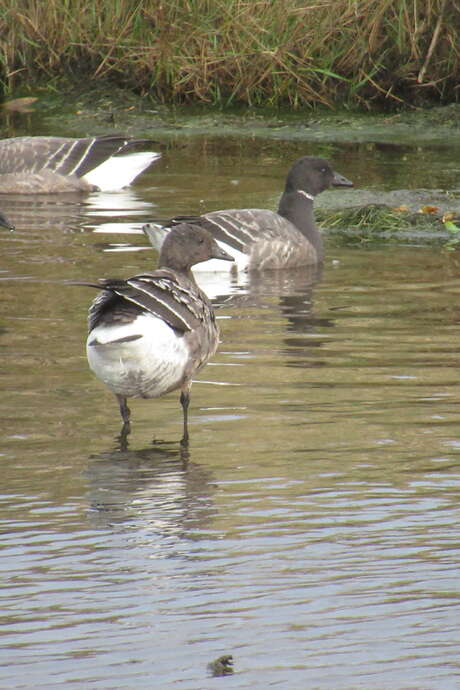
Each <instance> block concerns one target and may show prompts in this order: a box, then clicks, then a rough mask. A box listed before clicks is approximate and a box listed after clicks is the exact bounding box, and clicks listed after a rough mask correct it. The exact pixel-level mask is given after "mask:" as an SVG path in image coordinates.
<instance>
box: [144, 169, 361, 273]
mask: <svg viewBox="0 0 460 690" xmlns="http://www.w3.org/2000/svg"><path fill="white" fill-rule="evenodd" d="M352 186H353V183H352V182H351V181H350V180H348V179H347V178H346V177H344V176H343V175H340V174H339V173H337V172H335V171H334V170H333V169H332V168H331V166H330V165H329V163H328V162H327V161H326V160H324V159H323V158H316V157H313V156H302V158H299V159H298V160H296V161H295V163H294V164H293V165H292V167H291V169H290V170H289V173H288V175H287V178H286V183H285V188H284V192H283V194H282V196H281V199H280V202H279V206H278V210H277V211H276V212H275V211H270V210H266V209H258V208H255V209H229V210H225V211H211V212H210V213H205V214H203V215H202V216H178V217H176V218H172V219H171V220H169V221H166V222H153V223H148V224H146V225H144V226H143V228H142V229H143V231H144V233H145V234H146V236H147V237H148V239H149V241H150V243H151V244H152V246H153V247H154V248H155V249H157V250H160V249H161V246H162V243H163V241H164V238H165V237H166V236H167V233H168V232H169V231H170V229H171V228H172V227H174V226H175V225H176V224H177V223H182V222H187V223H191V224H192V225H194V226H198V227H202V228H205V229H206V230H208V231H209V232H210V233H211V235H212V236H213V237H214V238H215V240H216V241H217V242H218V244H219V246H221V247H222V248H223V249H224V250H225V251H227V252H230V253H231V254H232V255H233V256H234V257H235V262H236V263H235V264H234V265H232V266H236V268H237V270H238V271H253V270H256V271H257V270H264V269H284V268H295V267H298V266H309V265H312V264H317V263H321V262H322V261H323V258H324V250H323V240H322V236H321V233H320V231H319V230H318V228H317V227H316V224H315V220H314V216H313V202H314V199H315V197H316V195H317V194H320V193H321V192H323V191H324V190H326V189H328V188H329V187H352ZM195 270H199V271H222V270H232V267H230V268H228V267H225V266H224V267H223V266H221V265H219V262H214V261H208V262H205V263H202V264H200V266H199V267H197V268H196V269H195ZM233 270H234V269H233Z"/></svg>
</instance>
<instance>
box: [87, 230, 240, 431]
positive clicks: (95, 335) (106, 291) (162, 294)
mask: <svg viewBox="0 0 460 690" xmlns="http://www.w3.org/2000/svg"><path fill="white" fill-rule="evenodd" d="M210 258H215V259H224V260H225V261H233V259H232V257H231V256H229V255H228V254H227V253H226V252H224V251H223V250H222V249H220V247H219V246H218V245H217V243H216V242H215V240H214V239H213V238H212V237H211V235H210V234H209V233H208V232H207V231H206V230H204V229H202V228H199V227H194V226H191V225H187V224H181V225H178V226H176V227H175V228H174V229H173V230H172V231H171V232H170V233H169V235H168V237H167V238H166V240H165V242H164V244H163V247H162V249H161V254H160V259H159V268H158V269H157V270H156V271H154V272H153V273H143V274H141V275H136V276H134V277H133V278H128V279H127V280H117V279H104V278H102V279H100V280H98V281H97V283H83V284H85V285H88V286H89V287H95V288H98V289H100V288H102V292H101V293H100V294H99V295H98V296H97V297H96V299H95V300H94V301H93V303H92V305H91V307H90V309H89V317H88V325H89V335H88V340H87V343H86V352H87V356H88V362H89V366H90V368H91V369H92V371H93V372H94V373H95V374H96V376H97V377H98V378H99V379H101V381H103V382H104V383H105V384H106V385H107V386H108V388H110V390H111V391H112V392H113V393H115V395H116V397H117V400H118V403H119V406H120V414H121V417H122V419H123V429H122V434H123V435H125V434H127V433H129V428H130V427H129V420H130V411H129V408H128V406H127V398H130V397H134V398H156V397H159V396H160V395H164V394H165V393H169V392H171V391H174V390H177V389H180V391H181V394H180V402H181V405H182V409H183V438H182V442H183V443H186V442H187V441H188V429H187V410H188V405H189V400H190V388H191V385H192V376H193V375H194V374H195V373H196V372H197V371H199V370H200V369H201V368H202V367H203V366H204V365H205V364H206V362H207V361H208V360H209V359H210V357H211V356H212V355H213V354H214V353H215V351H216V349H217V344H218V340H219V329H218V327H217V324H216V321H215V317H214V312H213V309H212V306H211V303H210V302H209V300H208V298H207V297H206V295H205V294H204V293H203V292H202V291H201V290H200V288H199V287H198V285H197V284H196V282H195V280H194V277H193V274H192V272H191V270H190V269H191V267H192V266H193V265H194V264H196V263H198V262H200V261H206V260H208V259H210Z"/></svg>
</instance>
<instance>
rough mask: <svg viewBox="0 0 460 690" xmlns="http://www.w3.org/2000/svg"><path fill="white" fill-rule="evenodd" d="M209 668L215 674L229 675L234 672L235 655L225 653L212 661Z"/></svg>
mask: <svg viewBox="0 0 460 690" xmlns="http://www.w3.org/2000/svg"><path fill="white" fill-rule="evenodd" d="M207 668H208V671H209V672H210V673H211V674H212V675H213V676H229V675H231V674H232V673H233V656H232V655H231V654H223V655H222V656H220V657H218V658H217V659H214V661H210V662H209V664H208V666H207Z"/></svg>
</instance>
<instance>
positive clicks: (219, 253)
mask: <svg viewBox="0 0 460 690" xmlns="http://www.w3.org/2000/svg"><path fill="white" fill-rule="evenodd" d="M214 244H215V247H214V249H213V252H212V256H211V258H212V259H223V260H224V261H235V259H234V257H233V256H230V254H227V252H226V251H225V250H224V249H222V247H219V245H218V244H217V242H214Z"/></svg>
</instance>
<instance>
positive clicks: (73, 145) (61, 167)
mask: <svg viewBox="0 0 460 690" xmlns="http://www.w3.org/2000/svg"><path fill="white" fill-rule="evenodd" d="M148 144H151V142H150V141H148V140H146V139H134V138H131V137H125V136H120V135H112V134H108V135H105V136H98V137H87V138H85V139H69V138H65V137H15V138H13V139H2V140H0V194H56V193H59V192H91V191H115V190H119V189H122V188H123V187H127V186H128V185H129V184H131V182H132V181H133V180H134V179H135V178H136V177H137V176H138V175H140V173H141V172H142V171H143V170H145V169H146V168H147V167H148V166H149V165H151V164H152V163H153V162H154V161H156V160H158V158H160V156H161V154H160V153H155V152H154V151H134V149H136V148H137V149H138V148H139V147H140V146H146V145H148Z"/></svg>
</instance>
